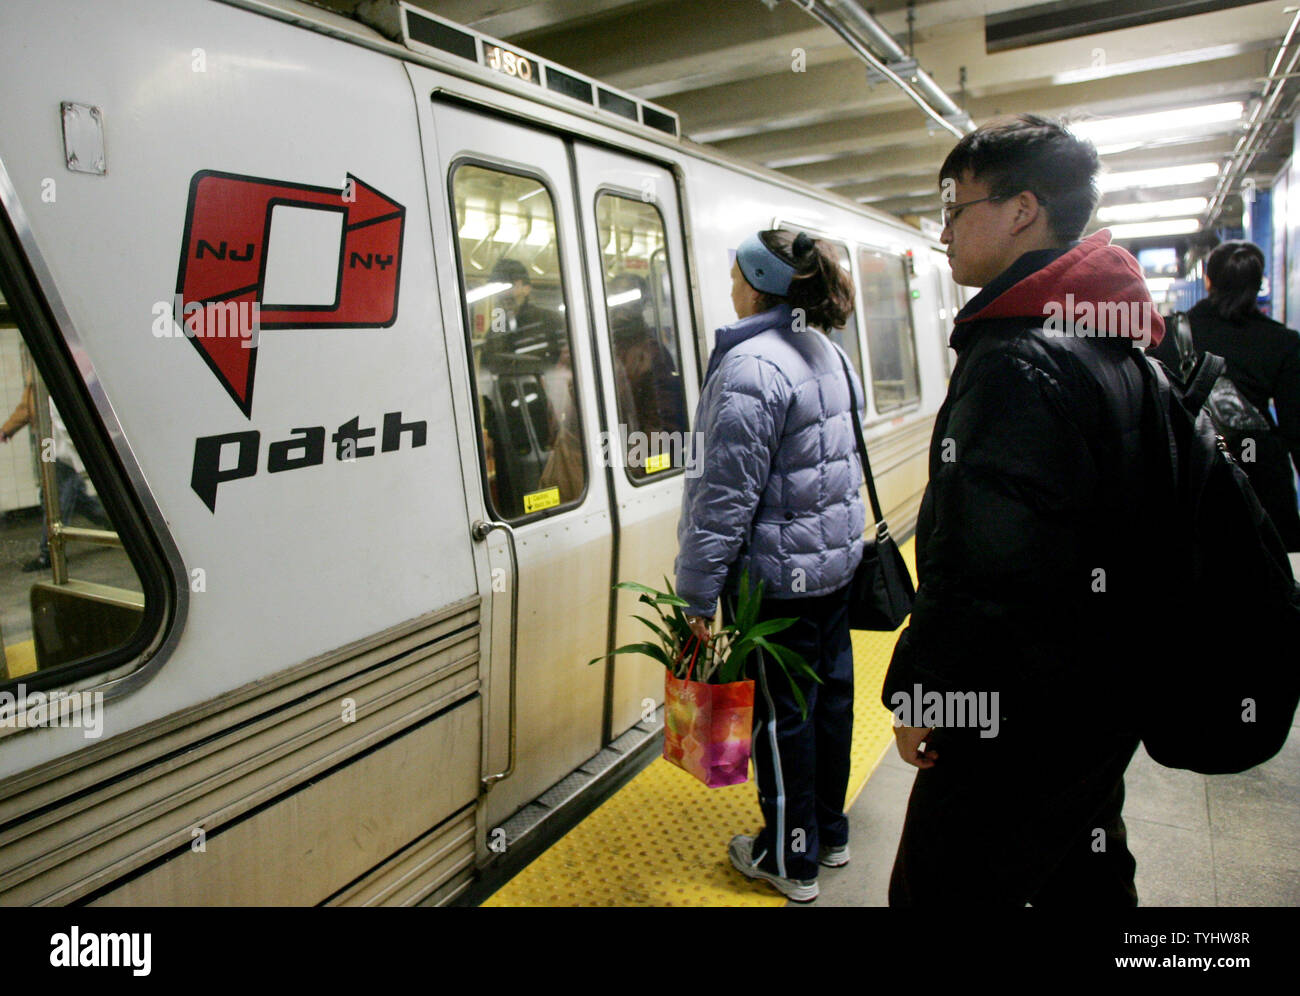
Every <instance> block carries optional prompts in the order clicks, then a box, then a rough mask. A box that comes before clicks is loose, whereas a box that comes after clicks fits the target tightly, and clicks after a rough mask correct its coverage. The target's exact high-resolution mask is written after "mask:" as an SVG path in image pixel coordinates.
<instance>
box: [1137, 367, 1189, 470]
mask: <svg viewBox="0 0 1300 996" xmlns="http://www.w3.org/2000/svg"><path fill="white" fill-rule="evenodd" d="M1133 358H1134V359H1135V360H1136V361H1137V365H1138V367H1139V368H1140V369H1141V371H1142V383H1143V384H1144V385H1145V388H1146V391H1145V393H1146V398H1147V404H1148V405H1149V406H1150V408H1151V416H1152V418H1153V419H1154V420H1155V426H1154V431H1155V433H1156V438H1155V439H1153V440H1150V444H1151V445H1153V446H1157V447H1159V448H1160V449H1161V450H1162V451H1163V452H1164V454H1165V457H1166V463H1167V466H1168V467H1169V484H1170V485H1171V486H1173V487H1175V488H1176V487H1177V482H1178V473H1179V466H1178V443H1177V440H1176V439H1175V438H1174V427H1173V423H1172V422H1170V420H1169V405H1170V404H1171V403H1172V401H1173V388H1172V387H1170V386H1169V376H1168V374H1166V373H1165V368H1164V365H1163V364H1162V363H1161V362H1160V361H1159V360H1153V359H1151V358H1150V357H1149V356H1146V355H1144V354H1143V353H1142V351H1141V350H1137V349H1135V350H1134V351H1133ZM1145 442H1146V441H1144V444H1145Z"/></svg>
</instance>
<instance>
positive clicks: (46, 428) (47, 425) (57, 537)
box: [32, 377, 122, 585]
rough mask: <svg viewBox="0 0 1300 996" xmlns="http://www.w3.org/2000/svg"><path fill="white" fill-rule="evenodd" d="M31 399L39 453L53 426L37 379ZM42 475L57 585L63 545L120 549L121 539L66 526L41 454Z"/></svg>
mask: <svg viewBox="0 0 1300 996" xmlns="http://www.w3.org/2000/svg"><path fill="white" fill-rule="evenodd" d="M32 386H33V388H34V390H33V392H32V398H33V401H34V403H35V406H36V411H35V412H33V413H32V417H33V420H34V425H33V428H34V429H35V430H36V431H37V439H39V440H40V444H41V447H42V449H44V447H45V446H46V445H47V444H46V440H49V441H50V442H49V444H48V445H51V446H52V445H53V440H54V425H53V423H52V422H51V420H50V395H49V392H48V391H46V389H45V382H44V381H43V380H41V378H40V377H33V378H32ZM38 465H39V469H40V475H41V504H42V505H44V507H45V522H46V530H47V542H48V544H49V550H50V575H51V579H52V580H53V582H54V583H55V584H57V585H63V584H67V583H68V556H67V551H66V549H65V546H64V544H66V543H67V541H68V540H77V541H79V542H82V543H96V544H99V545H101V546H118V547H120V546H121V545H122V538H121V537H120V536H118V534H117V533H115V532H113V531H112V530H109V529H82V528H80V527H78V526H65V525H64V524H63V519H62V513H61V511H60V509H59V490H58V479H57V476H56V475H55V472H54V461H53V460H52V459H51V460H47V459H45V454H44V453H42V454H41V459H40V460H39V461H38Z"/></svg>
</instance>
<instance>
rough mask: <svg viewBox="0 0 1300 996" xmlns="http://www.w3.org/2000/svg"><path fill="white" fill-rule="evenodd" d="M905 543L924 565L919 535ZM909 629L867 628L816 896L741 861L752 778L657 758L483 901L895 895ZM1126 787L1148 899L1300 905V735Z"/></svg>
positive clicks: (881, 901)
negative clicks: (841, 787) (849, 759)
mask: <svg viewBox="0 0 1300 996" xmlns="http://www.w3.org/2000/svg"><path fill="white" fill-rule="evenodd" d="M902 549H903V554H904V557H905V558H906V559H907V561H908V564H909V566H910V567H912V568H913V570H915V565H914V562H913V543H912V542H911V541H909V542H908V543H907V544H905V545H904V546H903V548H902ZM1293 560H1294V561H1300V556H1297V557H1294V558H1293ZM1297 568H1298V569H1300V562H1298V563H1297ZM896 639H897V634H890V633H862V632H854V634H853V648H854V667H855V681H856V688H855V693H856V694H855V701H856V708H855V718H854V741H855V742H854V755H853V769H852V775H851V778H850V783H849V797H850V799H851V800H852V802H851V805H850V807H849V820H850V844H851V847H852V853H853V860H852V861H851V862H850V863H849V865H847V866H846V867H844V868H839V869H833V868H823V869H822V870H821V873H820V875H819V878H818V882H819V884H820V887H821V895H820V897H819V898H818V899H817V900H816V901H815V902H813V903H809V904H797V903H787V902H786V901H785V899H784V898H783V897H782V896H780V895H779V894H777V893H776V892H775V891H774V890H773V889H772V888H771V887H770V886H768V885H766V884H765V883H762V882H754V881H751V880H749V879H746V878H744V877H743V876H742V875H740V873H738V872H736V871H735V870H734V869H733V868H732V867H731V865H730V862H729V861H728V859H727V854H726V848H727V841H728V840H729V839H730V838H731V836H732V835H733V834H736V833H750V832H753V831H754V830H755V829H757V827H758V826H759V823H760V817H759V811H758V804H757V799H756V796H755V792H754V786H753V783H752V781H751V782H749V783H747V784H745V785H736V786H731V787H729V788H721V789H708V788H705V787H704V786H703V785H701V784H700V783H698V782H697V781H695V780H694V779H693V778H692V777H691V776H690V775H688V774H686V772H684V771H681V770H679V769H678V768H675V767H673V766H672V765H670V764H668V763H667V762H666V761H664V760H663V759H662V758H657V759H656V760H654V761H653V762H652V763H651V764H650V765H649V767H647V768H646V770H645V771H643V772H641V774H639V775H638V776H636V778H634V779H633V780H632V781H631V782H629V783H628V784H627V785H626V786H625V787H624V788H622V789H620V790H619V791H618V792H617V793H615V795H614V796H613V797H611V798H610V799H609V800H608V801H607V802H605V803H604V804H603V805H602V806H600V807H599V808H598V809H597V810H596V811H595V812H594V813H592V815H591V816H590V817H588V818H587V819H586V820H585V821H584V822H583V823H582V824H580V825H579V826H577V827H575V828H574V829H573V830H572V831H570V832H569V833H568V834H567V835H566V836H564V837H563V838H561V840H559V841H558V842H557V843H556V844H554V845H553V846H552V847H551V848H550V849H549V850H547V851H546V852H545V853H544V854H542V855H541V857H539V858H538V859H537V860H536V861H534V862H533V863H532V864H530V865H529V866H528V867H527V868H525V869H524V870H523V871H522V872H520V873H519V875H517V876H516V877H515V878H513V879H512V880H511V881H509V882H508V883H506V885H505V886H504V887H503V888H501V889H500V890H499V891H497V892H496V893H495V894H493V895H492V896H491V897H490V898H489V899H488V900H487V901H486V902H485V903H484V904H483V905H485V906H787V905H788V906H801V905H808V906H823V907H824V906H884V905H886V904H887V897H888V885H889V872H890V869H891V867H892V865H893V860H894V852H895V850H896V848H897V845H898V837H899V833H900V831H901V829H902V824H903V815H904V812H905V811H906V808H907V798H908V794H909V792H910V791H911V787H912V779H913V777H914V776H915V774H916V769H915V768H912V767H911V766H909V765H907V764H906V763H904V762H903V760H902V759H901V758H900V757H899V756H898V753H897V751H896V750H895V749H894V746H893V734H892V729H891V717H890V715H889V713H888V711H887V710H885V708H884V707H883V706H881V705H880V704H879V699H880V688H881V685H882V683H883V681H884V675H885V671H886V669H887V667H888V663H889V657H890V655H891V653H892V650H893V645H894V642H895V640H896ZM1298 725H1300V724H1298ZM1294 729H1295V727H1293V730H1294ZM1125 786H1126V789H1127V795H1126V802H1125V807H1124V820H1125V823H1126V824H1127V827H1128V836H1129V846H1130V848H1131V849H1132V851H1133V854H1134V856H1135V857H1136V859H1137V889H1138V896H1139V901H1140V903H1141V904H1142V905H1144V906H1300V735H1296V734H1294V733H1293V735H1292V737H1291V739H1290V740H1289V741H1288V742H1287V744H1286V746H1285V747H1284V748H1283V750H1282V752H1281V753H1280V754H1279V755H1278V756H1277V757H1275V758H1274V759H1273V760H1272V761H1270V762H1268V763H1267V764H1264V765H1261V766H1260V767H1258V768H1255V769H1253V770H1251V771H1248V772H1245V773H1243V774H1240V775H1218V776H1214V777H1206V776H1203V775H1197V774H1194V773H1192V772H1187V771H1175V770H1172V769H1169V768H1164V767H1161V766H1160V765H1158V764H1156V763H1155V762H1154V761H1152V760H1151V759H1150V757H1148V756H1147V754H1146V752H1145V751H1143V750H1142V749H1141V748H1139V750H1138V754H1137V756H1136V757H1135V758H1134V760H1133V763H1132V764H1131V765H1130V766H1129V769H1128V774H1127V776H1126V778H1125Z"/></svg>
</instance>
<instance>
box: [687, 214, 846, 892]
mask: <svg viewBox="0 0 1300 996" xmlns="http://www.w3.org/2000/svg"><path fill="white" fill-rule="evenodd" d="M731 303H732V306H733V307H734V308H735V311H736V317H737V318H738V319H739V321H737V322H736V323H734V324H732V325H726V326H723V327H722V328H720V329H718V331H717V338H716V345H715V346H714V349H713V354H712V355H711V356H710V357H709V365H708V370H707V372H706V374H705V378H704V386H703V388H702V390H701V393H700V401H699V406H698V408H697V410H696V417H695V426H696V431H697V432H698V433H699V434H700V438H701V440H702V447H703V452H702V453H701V459H700V461H699V467H700V473H699V474H698V475H687V478H686V481H685V486H684V492H683V495H682V515H681V519H680V521H679V522H678V526H677V539H678V543H679V550H678V554H677V562H676V567H675V570H676V575H677V593H678V595H679V596H680V597H681V598H683V599H684V600H685V601H686V603H687V607H686V608H685V609H683V611H684V612H685V613H686V615H687V617H688V621H689V622H690V625H691V629H692V631H693V632H694V634H695V636H696V637H697V638H699V639H701V640H707V639H708V638H709V624H710V620H711V619H712V617H713V615H714V614H715V612H716V610H717V606H718V601H719V599H720V598H721V599H722V600H723V609H724V612H725V614H726V615H727V617H728V618H732V619H734V618H735V611H736V606H735V592H736V591H737V588H738V581H739V576H740V573H741V571H742V569H743V568H745V567H746V566H747V567H748V570H749V581H750V584H751V586H757V584H758V583H759V582H762V583H763V585H764V597H763V600H762V603H761V605H760V609H759V616H758V618H759V619H760V620H764V619H773V618H785V617H790V616H794V617H797V619H798V622H797V623H796V624H795V625H793V626H791V627H790V628H789V629H786V630H784V631H782V632H779V633H776V634H774V635H773V636H770V637H769V639H773V640H775V641H776V642H778V643H779V644H781V645H783V646H785V647H788V648H790V649H791V650H794V651H795V652H797V653H799V654H801V655H802V656H803V658H804V659H805V660H806V661H807V662H808V664H809V665H810V666H811V667H812V668H813V669H814V670H815V671H816V673H817V674H818V676H819V677H820V678H821V684H817V683H814V682H812V681H811V680H810V679H805V678H802V677H800V678H798V679H797V680H798V681H799V686H800V688H801V689H802V691H803V694H804V696H805V697H806V700H807V703H808V715H807V718H804V717H803V716H802V715H801V710H800V708H799V706H798V704H797V703H796V701H795V699H794V696H793V694H792V692H791V688H790V685H789V683H788V682H787V681H786V680H785V678H784V677H782V676H781V675H780V672H779V671H778V670H777V669H776V668H774V667H773V666H772V665H771V662H768V661H765V660H764V658H763V655H762V654H761V653H760V654H757V655H755V658H756V670H757V674H756V676H755V680H756V687H755V692H754V737H753V744H754V747H753V761H754V772H755V781H756V782H757V785H758V801H759V806H760V808H761V809H762V812H763V821H764V826H763V828H762V829H761V830H760V831H759V832H758V834H757V836H754V837H751V836H748V835H745V834H741V835H737V836H736V837H734V838H732V840H731V843H730V846H729V847H728V855H729V857H730V859H731V863H732V865H734V866H735V867H736V869H737V870H738V871H740V872H741V874H743V875H745V876H747V877H749V878H757V879H763V880H765V881H767V882H770V883H771V884H772V885H773V886H774V887H775V888H776V889H777V890H778V891H780V892H781V893H782V894H784V895H785V896H787V897H788V898H790V899H793V900H795V901H798V902H810V901H812V900H813V899H816V898H817V895H818V892H819V888H818V885H817V872H818V865H819V864H822V865H826V866H831V867H836V866H839V865H843V864H846V863H847V862H848V860H849V846H848V842H849V822H848V818H847V817H846V816H845V815H844V797H845V793H846V791H847V788H848V780H849V751H850V746H851V743H852V733H853V650H852V645H851V644H850V642H849V622H848V595H849V588H850V586H851V583H852V580H853V573H854V571H855V570H856V569H857V566H858V564H859V562H860V561H861V559H862V542H863V541H862V532H863V529H864V527H865V525H866V521H865V518H866V517H865V512H864V509H863V505H862V499H861V497H860V496H859V492H858V489H859V488H860V487H861V485H862V467H861V461H860V459H859V457H858V453H857V443H856V440H855V436H854V433H853V421H852V416H851V415H850V411H849V405H850V400H849V399H850V391H849V382H848V380H847V379H846V378H845V366H844V363H845V361H844V359H843V357H844V354H843V353H842V352H841V351H840V350H839V348H838V347H837V346H835V344H834V343H832V342H831V340H830V338H829V337H828V336H826V335H823V334H822V333H821V332H819V331H817V329H818V328H820V329H828V328H838V327H841V326H843V325H844V323H845V321H846V320H847V319H848V316H849V314H850V313H851V312H852V310H853V287H852V284H850V283H849V280H848V277H847V276H846V275H845V273H844V271H843V270H841V269H840V267H839V264H838V263H837V262H836V259H835V255H834V252H833V250H832V249H831V247H830V246H829V245H827V244H826V243H824V242H818V241H815V240H813V239H812V238H811V237H809V236H808V235H807V234H806V233H804V232H800V233H798V235H797V236H796V235H794V234H793V233H791V232H783V231H764V232H759V233H758V234H756V235H751V236H749V237H748V238H746V239H745V240H744V241H743V242H742V243H741V244H740V247H739V249H737V251H736V260H735V262H734V263H733V265H732V267H731ZM853 392H854V395H855V396H856V397H857V399H858V403H859V407H861V405H862V404H863V402H864V399H865V394H864V393H863V390H862V385H861V383H860V382H858V380H857V377H856V376H855V377H854V378H853Z"/></svg>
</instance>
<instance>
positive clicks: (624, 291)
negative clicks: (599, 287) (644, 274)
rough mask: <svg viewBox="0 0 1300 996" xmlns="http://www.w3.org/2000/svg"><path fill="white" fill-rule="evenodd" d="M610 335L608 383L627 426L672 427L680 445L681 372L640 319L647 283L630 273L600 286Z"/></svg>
mask: <svg viewBox="0 0 1300 996" xmlns="http://www.w3.org/2000/svg"><path fill="white" fill-rule="evenodd" d="M606 295H607V299H608V300H609V301H611V302H619V303H617V304H613V303H611V304H610V306H609V331H610V339H611V340H612V342H613V344H614V386H615V391H616V393H617V394H618V399H619V412H620V413H622V414H623V415H624V417H625V418H626V419H627V423H628V424H627V430H628V431H629V432H643V433H646V434H647V435H650V434H655V433H672V434H673V435H674V436H675V437H676V438H677V439H678V443H677V446H678V448H679V449H680V447H681V434H682V433H683V432H684V431H685V429H686V400H685V395H684V393H683V391H682V378H681V376H680V375H679V374H678V372H677V369H676V367H675V366H674V364H673V359H672V356H671V355H670V354H669V352H668V350H666V349H665V348H664V347H663V345H662V344H661V343H660V342H659V337H658V336H657V335H656V334H655V330H654V329H653V328H651V327H650V325H649V324H647V322H646V320H645V309H646V306H647V304H648V302H649V286H648V285H647V284H646V282H645V280H644V279H642V278H641V277H639V276H637V275H636V274H632V273H620V274H618V275H617V276H614V277H611V278H610V280H609V286H608V288H607V289H606Z"/></svg>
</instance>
